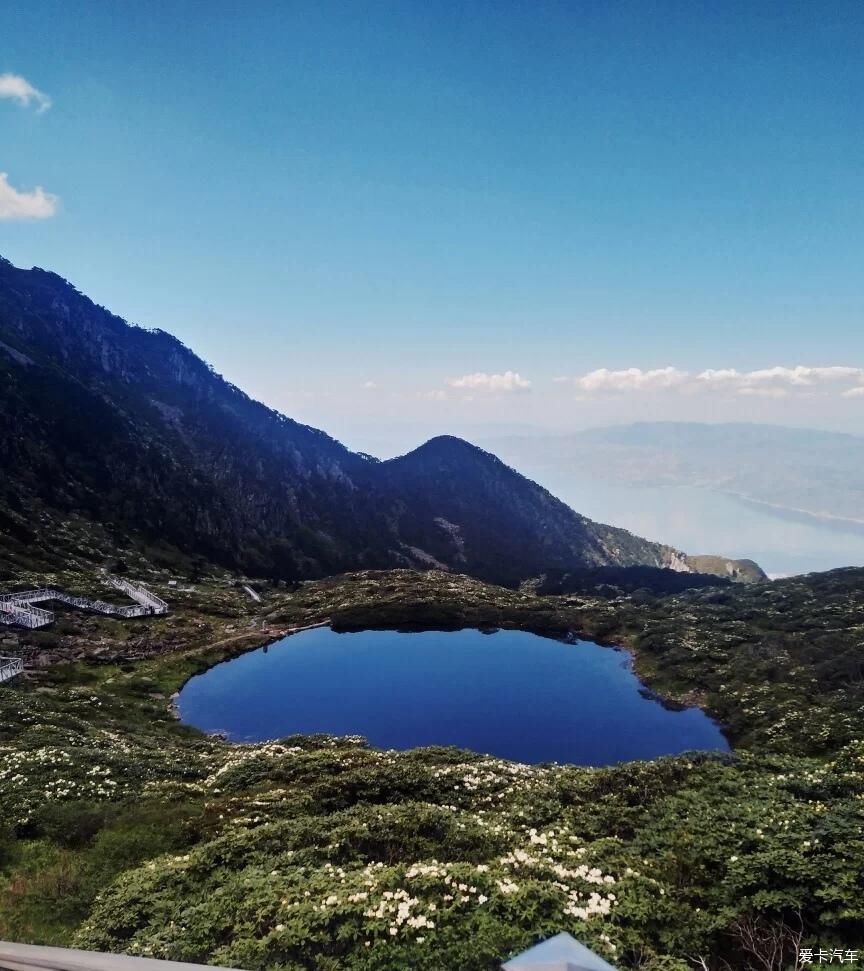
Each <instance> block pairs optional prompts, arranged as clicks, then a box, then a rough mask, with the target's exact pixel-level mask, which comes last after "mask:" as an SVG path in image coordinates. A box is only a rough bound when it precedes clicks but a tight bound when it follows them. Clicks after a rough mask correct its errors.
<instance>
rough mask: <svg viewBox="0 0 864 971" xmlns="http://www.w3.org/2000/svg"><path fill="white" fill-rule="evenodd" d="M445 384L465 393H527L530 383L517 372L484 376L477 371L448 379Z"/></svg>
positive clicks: (481, 372) (484, 374) (482, 372)
mask: <svg viewBox="0 0 864 971" xmlns="http://www.w3.org/2000/svg"><path fill="white" fill-rule="evenodd" d="M447 384H449V385H450V387H451V388H461V389H462V390H465V391H505V392H510V391H529V390H530V389H531V382H530V381H528V380H527V378H523V377H522V375H521V374H519V373H518V372H517V371H505V372H504V373H503V374H486V373H485V372H484V371H477V372H476V373H475V374H463V375H462V377H461V378H448V379H447Z"/></svg>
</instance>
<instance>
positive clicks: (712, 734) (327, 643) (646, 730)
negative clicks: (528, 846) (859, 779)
mask: <svg viewBox="0 0 864 971" xmlns="http://www.w3.org/2000/svg"><path fill="white" fill-rule="evenodd" d="M640 688H642V685H641V682H640V681H639V679H638V678H637V677H636V676H635V675H634V674H633V673H632V672H631V671H630V669H629V665H628V657H627V655H626V654H625V653H623V652H621V651H615V650H612V649H610V648H606V647H599V646H598V645H596V644H593V643H591V642H589V641H576V642H574V643H563V642H561V641H555V640H550V639H548V638H545V637H539V636H537V635H536V634H529V633H526V632H525V631H497V632H496V633H494V634H484V633H481V632H480V631H477V630H461V631H423V632H420V633H403V632H399V631H361V632H359V633H352V634H336V633H334V632H333V631H331V630H330V629H329V628H327V627H320V628H317V629H316V630H309V631H304V632H302V633H300V634H294V635H292V636H290V637H286V638H284V639H283V640H281V641H279V642H277V643H276V644H271V645H270V646H269V648H261V649H259V650H257V651H252V652H250V653H248V654H243V655H241V656H240V657H237V658H234V659H233V660H231V661H226V662H224V663H222V664H219V665H217V666H216V667H213V668H211V669H210V670H209V671H205V672H204V673H203V674H200V675H196V676H195V677H194V678H192V679H191V680H190V681H188V682H187V684H186V686H185V687H184V688H183V690H182V691H181V692H180V697H179V699H178V707H179V710H180V717H181V718H182V719H183V721H184V722H187V723H188V724H191V725H195V726H197V727H198V728H201V729H203V730H204V731H208V732H212V731H223V732H225V733H226V734H227V736H228V737H229V738H231V739H232V740H234V741H243V742H247V741H261V740H263V739H270V738H279V737H281V736H283V735H289V734H293V733H297V732H303V733H307V732H328V733H330V734H334V735H364V736H365V737H366V738H367V739H368V740H369V742H370V744H372V745H374V746H378V747H382V748H398V749H405V748H412V747H414V746H416V745H458V746H460V747H461V748H469V749H474V750H475V751H478V752H489V753H491V754H493V755H498V756H502V757H504V758H508V759H515V760H518V761H520V762H553V761H554V762H575V763H578V764H580V765H608V764H610V763H613V762H619V761H623V760H627V759H649V758H653V757H655V756H658V755H665V754H673V753H676V752H683V751H687V750H689V749H722V750H724V751H725V750H727V749H728V745H727V743H726V740H725V739H724V737H723V735H722V734H721V733H720V730H719V728H718V727H717V725H716V724H715V723H714V722H712V721H711V719H710V718H708V717H707V716H706V715H705V714H704V712H702V711H700V710H699V709H698V708H688V709H685V710H683V711H670V710H668V709H666V708H664V707H663V706H662V705H661V704H659V703H658V702H657V701H654V700H652V699H650V698H646V697H644V696H643V695H642V694H640V693H639V692H640Z"/></svg>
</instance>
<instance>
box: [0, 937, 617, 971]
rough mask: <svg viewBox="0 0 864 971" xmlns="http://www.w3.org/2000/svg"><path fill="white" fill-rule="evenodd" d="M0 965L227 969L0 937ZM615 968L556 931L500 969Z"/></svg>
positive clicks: (115, 970)
mask: <svg viewBox="0 0 864 971" xmlns="http://www.w3.org/2000/svg"><path fill="white" fill-rule="evenodd" d="M0 968H2V969H4V971H228V969H226V968H218V967H209V968H208V967H205V966H204V965H201V964H181V963H179V962H177V961H157V960H154V959H153V958H139V957H130V956H129V955H127V954H101V953H98V952H96V951H72V950H67V949H66V948H64V947H39V946H35V945H32V944H10V943H8V942H7V941H0ZM539 968H544V969H546V971H565V969H569V971H616V969H615V968H614V967H613V966H612V965H611V964H609V963H608V962H607V961H604V960H603V958H601V957H600V956H599V955H597V954H595V953H594V951H591V950H589V949H588V948H587V947H585V945H584V944H580V943H579V941H577V940H576V939H575V938H573V937H571V936H570V935H569V934H556V935H555V936H554V937H550V938H549V939H548V940H545V941H543V942H542V943H541V944H538V945H536V946H535V947H532V948H529V949H528V950H527V951H524V952H523V953H522V954H519V955H517V956H516V957H513V958H511V959H510V960H509V961H507V962H506V963H505V964H503V965H502V969H503V971H529V969H539Z"/></svg>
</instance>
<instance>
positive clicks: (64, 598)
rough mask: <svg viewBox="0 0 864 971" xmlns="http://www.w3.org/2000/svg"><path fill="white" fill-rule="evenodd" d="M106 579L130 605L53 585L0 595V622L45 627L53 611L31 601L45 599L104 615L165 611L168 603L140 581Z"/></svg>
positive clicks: (51, 620) (138, 614)
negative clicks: (126, 596)
mask: <svg viewBox="0 0 864 971" xmlns="http://www.w3.org/2000/svg"><path fill="white" fill-rule="evenodd" d="M107 582H108V583H110V584H111V586H113V587H115V588H116V589H117V590H122V591H123V592H124V593H125V594H127V595H128V596H129V597H130V598H131V599H132V600H134V601H135V603H134V605H131V606H128V607H120V606H117V605H116V604H110V603H107V602H106V601H104V600H92V599H91V598H90V597H75V596H73V595H72V594H70V593H66V592H65V591H63V590H58V589H56V588H55V587H40V588H39V589H38V590H22V591H20V592H19V593H3V594H0V624H6V625H7V626H8V625H11V624H14V625H15V626H17V627H27V628H30V629H33V628H37V627H46V626H47V625H48V624H51V623H53V621H54V614H53V613H52V612H51V611H50V610H43V609H42V608H41V607H34V606H33V604H36V603H42V602H43V601H45V600H56V601H58V602H59V603H64V604H68V605H69V606H70V607H78V608H79V609H81V610H93V611H95V612H96V613H100V614H108V615H111V616H114V617H145V616H149V615H152V614H164V613H167V612H168V604H167V603H165V601H164V600H162V599H160V598H159V597H157V596H156V594H154V593H151V592H150V591H149V590H148V589H147V588H146V587H143V586H141V584H140V583H132V582H131V581H129V580H123V579H121V578H120V577H112V576H109V577H107Z"/></svg>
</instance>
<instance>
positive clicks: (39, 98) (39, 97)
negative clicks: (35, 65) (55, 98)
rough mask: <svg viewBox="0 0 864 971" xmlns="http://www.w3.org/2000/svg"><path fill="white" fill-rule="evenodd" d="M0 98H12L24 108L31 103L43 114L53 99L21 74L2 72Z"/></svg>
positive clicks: (0, 76)
mask: <svg viewBox="0 0 864 971" xmlns="http://www.w3.org/2000/svg"><path fill="white" fill-rule="evenodd" d="M0 98H10V99H11V100H12V101H16V102H17V103H18V104H19V105H21V107H22V108H29V107H30V106H31V105H33V107H35V108H36V110H37V111H38V112H39V113H40V114H41V113H42V112H43V111H47V110H48V109H49V108H50V107H51V99H50V98H49V97H48V95H47V94H45V92H44V91H40V90H39V89H38V88H36V87H34V86H33V85H32V84H31V83H30V82H29V81H28V80H27V78H22V77H21V75H20V74H9V73H6V74H0Z"/></svg>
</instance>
